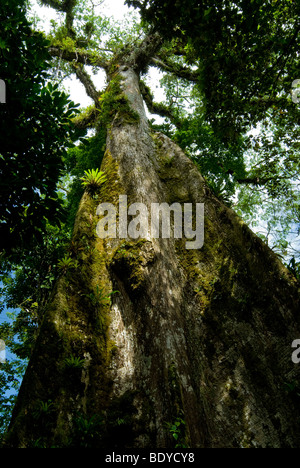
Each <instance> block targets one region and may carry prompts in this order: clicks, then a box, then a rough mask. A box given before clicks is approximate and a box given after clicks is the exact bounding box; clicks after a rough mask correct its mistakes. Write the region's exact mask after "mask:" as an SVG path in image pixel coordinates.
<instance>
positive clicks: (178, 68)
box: [151, 57, 199, 83]
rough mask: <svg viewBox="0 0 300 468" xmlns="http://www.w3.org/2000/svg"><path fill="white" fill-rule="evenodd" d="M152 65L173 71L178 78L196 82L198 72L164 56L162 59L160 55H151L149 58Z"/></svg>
mask: <svg viewBox="0 0 300 468" xmlns="http://www.w3.org/2000/svg"><path fill="white" fill-rule="evenodd" d="M151 63H152V65H154V66H155V67H157V68H159V69H160V70H162V71H166V72H169V73H173V74H174V75H176V76H178V78H183V79H184V80H187V81H191V82H192V83H197V81H198V78H199V72H198V71H197V70H196V71H193V70H191V69H190V68H188V67H184V66H183V65H180V64H178V63H173V62H171V61H170V60H167V59H166V57H165V58H164V60H162V59H161V58H160V57H153V58H152V59H151Z"/></svg>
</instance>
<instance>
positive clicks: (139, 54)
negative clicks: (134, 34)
mask: <svg viewBox="0 0 300 468" xmlns="http://www.w3.org/2000/svg"><path fill="white" fill-rule="evenodd" d="M163 42H164V39H163V37H162V36H161V35H160V34H159V33H157V32H156V33H154V34H153V33H150V34H148V35H147V36H146V37H145V39H144V40H143V42H142V43H141V44H140V45H139V46H138V47H134V48H132V50H131V51H130V53H129V54H128V55H127V56H125V57H124V59H123V60H122V62H123V63H124V65H127V66H128V67H131V68H133V69H136V70H137V72H140V71H141V70H143V69H144V68H145V67H147V65H149V63H150V61H151V58H152V57H153V56H154V55H155V54H156V52H157V51H158V49H159V48H160V47H161V46H162V44H163Z"/></svg>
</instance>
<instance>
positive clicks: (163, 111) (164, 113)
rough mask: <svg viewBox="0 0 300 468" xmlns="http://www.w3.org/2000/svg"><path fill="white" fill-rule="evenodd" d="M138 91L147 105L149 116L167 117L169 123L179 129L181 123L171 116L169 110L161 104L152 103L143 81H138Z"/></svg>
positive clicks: (148, 90)
mask: <svg viewBox="0 0 300 468" xmlns="http://www.w3.org/2000/svg"><path fill="white" fill-rule="evenodd" d="M140 90H141V93H142V96H143V99H144V101H145V103H146V104H147V107H148V110H149V112H151V114H157V115H160V116H161V117H167V118H168V119H170V120H171V122H172V123H173V124H174V125H175V126H176V127H177V128H180V127H181V123H180V121H179V120H178V118H177V117H176V116H175V115H174V114H173V112H172V111H171V109H170V108H169V107H167V106H165V105H164V104H161V103H156V102H154V101H153V95H152V93H151V90H150V88H149V87H148V86H146V85H145V83H144V82H143V81H140Z"/></svg>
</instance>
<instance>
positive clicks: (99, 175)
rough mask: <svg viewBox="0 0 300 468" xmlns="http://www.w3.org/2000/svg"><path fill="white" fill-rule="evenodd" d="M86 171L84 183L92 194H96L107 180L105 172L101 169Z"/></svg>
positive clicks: (83, 178) (82, 178)
mask: <svg viewBox="0 0 300 468" xmlns="http://www.w3.org/2000/svg"><path fill="white" fill-rule="evenodd" d="M84 173H85V176H84V177H81V180H82V185H83V186H84V187H85V189H86V190H87V191H88V192H89V193H91V194H94V193H95V192H96V191H97V190H98V189H99V188H100V187H101V185H102V184H104V182H105V181H106V176H105V174H104V172H102V171H100V170H99V169H89V170H88V171H84Z"/></svg>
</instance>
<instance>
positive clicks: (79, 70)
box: [72, 63, 100, 107]
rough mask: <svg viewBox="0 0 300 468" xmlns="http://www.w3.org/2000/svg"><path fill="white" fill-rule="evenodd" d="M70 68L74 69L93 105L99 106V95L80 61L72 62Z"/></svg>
mask: <svg viewBox="0 0 300 468" xmlns="http://www.w3.org/2000/svg"><path fill="white" fill-rule="evenodd" d="M72 69H73V70H74V72H75V74H76V76H77V78H78V79H79V81H80V82H81V83H82V84H83V86H84V87H85V90H86V93H87V95H88V96H89V97H90V98H91V99H93V101H94V103H95V106H96V107H98V106H99V96H100V93H99V91H97V89H96V87H95V85H94V83H93V81H92V79H91V77H90V75H89V74H88V73H87V72H86V71H85V69H84V67H83V65H82V64H81V63H77V64H72Z"/></svg>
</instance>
